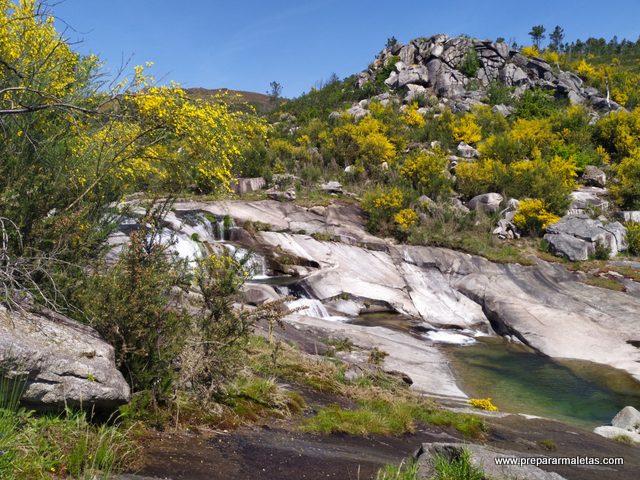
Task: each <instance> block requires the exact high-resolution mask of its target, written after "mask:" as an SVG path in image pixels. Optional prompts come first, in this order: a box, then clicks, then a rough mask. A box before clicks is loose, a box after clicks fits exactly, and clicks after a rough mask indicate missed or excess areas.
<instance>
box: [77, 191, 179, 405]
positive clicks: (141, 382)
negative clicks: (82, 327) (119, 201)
mask: <svg viewBox="0 0 640 480" xmlns="http://www.w3.org/2000/svg"><path fill="white" fill-rule="evenodd" d="M167 208H168V205H167V204H165V205H161V206H160V207H153V208H150V209H148V210H147V214H146V215H145V216H144V217H143V218H142V219H141V221H140V228H139V229H138V230H137V231H136V232H134V233H133V234H132V235H131V237H130V243H129V245H128V246H126V247H124V250H123V251H122V253H121V254H120V258H119V259H118V261H117V263H116V264H115V265H114V266H113V267H111V268H109V269H108V270H107V271H106V272H104V273H96V274H95V275H93V276H92V277H90V278H89V280H88V285H87V286H86V288H85V290H84V291H83V292H82V297H81V299H80V300H81V305H82V306H83V309H84V311H85V312H86V313H87V315H88V316H89V318H90V319H91V321H92V324H93V326H94V327H95V328H96V329H97V330H98V332H100V334H101V335H102V336H103V337H104V339H105V340H106V341H107V342H109V343H110V344H111V345H113V346H114V347H115V350H116V364H117V366H118V367H119V368H120V370H121V371H122V372H123V374H124V375H125V378H127V380H128V381H129V384H130V385H131V387H132V389H133V390H134V391H139V390H149V391H151V392H152V394H153V398H155V399H156V400H157V401H159V402H163V401H166V400H167V398H168V396H169V394H170V392H171V389H172V383H173V381H174V380H175V378H176V371H175V368H174V367H175V364H174V362H175V359H176V358H177V356H178V355H179V354H180V352H181V351H182V348H183V345H184V339H185V336H184V330H185V329H186V327H187V326H188V325H189V323H190V316H189V314H188V313H187V311H186V307H185V305H183V304H182V303H181V294H180V292H181V291H182V288H183V287H184V286H185V275H186V272H187V270H186V264H184V263H183V262H179V261H177V260H176V259H175V258H173V257H172V255H171V253H170V250H169V246H168V244H167V243H166V240H167V239H164V241H163V239H162V238H161V233H162V227H161V225H160V223H161V221H162V218H163V215H164V213H165V212H166V209H167Z"/></svg>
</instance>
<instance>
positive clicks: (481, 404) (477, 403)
mask: <svg viewBox="0 0 640 480" xmlns="http://www.w3.org/2000/svg"><path fill="white" fill-rule="evenodd" d="M469 405H471V406H472V407H473V408H478V409H480V410H486V411H488V412H496V411H498V407H496V406H495V405H494V404H493V403H492V402H491V399H490V398H471V399H469Z"/></svg>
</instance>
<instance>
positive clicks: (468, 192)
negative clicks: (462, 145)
mask: <svg viewBox="0 0 640 480" xmlns="http://www.w3.org/2000/svg"><path fill="white" fill-rule="evenodd" d="M576 177H577V166H576V164H575V160H574V159H573V158H569V159H563V158H561V157H559V156H555V157H553V158H551V159H549V160H544V159H542V158H538V159H535V160H520V161H517V162H512V163H511V164H509V165H506V164H504V163H502V162H500V161H498V160H493V159H491V158H485V159H482V160H480V161H478V162H473V163H467V162H465V163H462V164H460V165H458V166H457V167H456V179H457V183H456V186H457V190H458V191H460V192H461V193H463V194H464V195H465V196H466V197H473V196H475V195H479V194H481V193H486V192H503V193H505V194H507V195H508V196H510V197H513V198H520V197H527V196H532V197H534V198H541V199H543V200H544V201H545V202H547V206H548V208H549V209H550V211H552V212H555V213H561V212H563V211H564V209H566V207H567V206H568V203H569V194H570V193H571V191H572V190H573V188H574V187H575V179H576Z"/></svg>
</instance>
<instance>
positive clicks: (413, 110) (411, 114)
mask: <svg viewBox="0 0 640 480" xmlns="http://www.w3.org/2000/svg"><path fill="white" fill-rule="evenodd" d="M418 108H419V107H418V104H417V102H413V103H412V104H411V105H408V106H407V109H406V110H405V111H404V113H403V115H402V119H403V120H404V123H406V124H407V125H408V126H410V127H417V128H422V127H424V126H425V125H426V124H427V122H426V120H425V119H424V116H423V115H422V114H420V113H418Z"/></svg>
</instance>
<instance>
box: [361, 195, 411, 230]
mask: <svg viewBox="0 0 640 480" xmlns="http://www.w3.org/2000/svg"><path fill="white" fill-rule="evenodd" d="M406 200H407V199H406V198H405V195H404V193H403V192H402V190H400V189H399V188H398V187H386V188H376V189H373V190H369V191H368V192H366V193H365V194H364V196H363V198H362V209H363V210H364V211H365V212H366V213H367V214H368V215H369V228H370V229H371V230H373V231H377V230H380V229H384V228H385V226H386V225H387V224H388V223H389V222H392V221H393V220H394V216H395V215H396V213H398V212H399V211H400V210H402V208H403V207H404V206H405V204H406V203H407V202H406Z"/></svg>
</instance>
